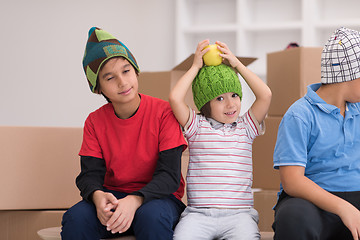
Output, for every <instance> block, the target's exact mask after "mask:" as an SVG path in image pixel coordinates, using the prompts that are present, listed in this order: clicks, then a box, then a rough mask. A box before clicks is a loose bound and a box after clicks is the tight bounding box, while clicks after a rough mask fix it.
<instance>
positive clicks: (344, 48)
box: [321, 27, 360, 84]
mask: <svg viewBox="0 0 360 240" xmlns="http://www.w3.org/2000/svg"><path fill="white" fill-rule="evenodd" d="M357 78H360V33H359V32H358V31H355V30H351V29H348V28H345V27H341V28H339V29H337V30H336V31H335V32H334V33H333V35H332V36H331V37H330V39H329V40H328V41H327V43H326V44H325V46H324V49H323V51H322V55H321V82H322V83H324V84H328V83H339V82H347V81H352V80H354V79H357Z"/></svg>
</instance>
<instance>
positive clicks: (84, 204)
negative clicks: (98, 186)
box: [61, 191, 185, 240]
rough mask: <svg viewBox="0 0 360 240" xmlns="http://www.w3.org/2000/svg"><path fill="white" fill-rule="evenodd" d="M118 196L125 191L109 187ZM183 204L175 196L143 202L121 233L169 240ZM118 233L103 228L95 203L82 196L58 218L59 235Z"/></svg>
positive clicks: (140, 239)
mask: <svg viewBox="0 0 360 240" xmlns="http://www.w3.org/2000/svg"><path fill="white" fill-rule="evenodd" d="M109 192H111V193H113V194H114V196H115V197H117V198H118V199H120V198H124V197H125V196H127V194H126V193H120V192H115V191H109ZM184 208H185V205H184V204H183V203H182V202H181V201H180V200H178V199H177V198H176V197H175V196H173V195H170V196H169V197H166V198H161V199H155V200H151V201H149V202H147V203H145V204H143V205H142V206H141V207H140V208H139V209H138V210H137V211H136V213H135V216H134V220H133V223H132V225H131V227H130V229H129V230H128V231H127V232H126V233H123V234H122V235H129V234H133V235H135V237H136V239H137V240H162V239H164V240H172V238H173V229H174V228H175V225H176V224H177V222H178V221H179V217H180V214H181V213H182V211H183V210H184ZM116 236H121V235H120V234H112V233H111V232H109V231H107V230H106V227H105V226H103V225H102V224H101V223H100V221H99V219H98V218H97V214H96V208H95V205H94V204H93V203H91V202H88V201H85V200H82V201H80V202H79V203H77V204H76V205H74V206H72V207H71V208H70V209H69V210H68V211H66V212H65V214H64V216H63V220H62V232H61V238H62V239H63V240H70V239H76V240H81V239H86V240H91V239H94V240H95V239H96V240H99V239H101V238H112V237H116Z"/></svg>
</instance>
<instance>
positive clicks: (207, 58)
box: [203, 44, 223, 66]
mask: <svg viewBox="0 0 360 240" xmlns="http://www.w3.org/2000/svg"><path fill="white" fill-rule="evenodd" d="M217 46H218V45H217V44H211V45H208V46H206V47H205V48H204V49H206V48H209V51H207V52H206V53H205V54H204V56H203V60H204V63H205V65H207V66H217V65H220V64H221V63H222V60H223V59H222V57H221V56H220V55H219V54H221V53H222V52H221V51H220V50H219V49H218V48H217Z"/></svg>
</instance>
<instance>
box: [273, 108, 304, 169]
mask: <svg viewBox="0 0 360 240" xmlns="http://www.w3.org/2000/svg"><path fill="white" fill-rule="evenodd" d="M309 133H310V131H309V126H308V125H307V124H306V123H305V122H304V121H303V120H302V119H301V118H299V117H298V116H295V115H293V114H285V115H284V117H283V119H282V121H281V123H280V125H279V129H278V135H277V140H276V145H275V149H274V168H275V169H278V168H279V167H280V166H302V167H306V163H307V144H308V141H309V140H308V139H309Z"/></svg>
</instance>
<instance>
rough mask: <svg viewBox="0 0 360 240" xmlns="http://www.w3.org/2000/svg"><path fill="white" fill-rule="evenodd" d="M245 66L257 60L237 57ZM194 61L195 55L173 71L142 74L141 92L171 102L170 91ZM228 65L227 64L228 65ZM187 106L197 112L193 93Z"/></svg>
mask: <svg viewBox="0 0 360 240" xmlns="http://www.w3.org/2000/svg"><path fill="white" fill-rule="evenodd" d="M237 58H238V59H239V60H240V61H241V62H242V63H243V64H244V65H245V66H247V65H249V64H250V63H252V62H253V61H255V60H256V58H250V57H237ZM193 59H194V54H192V55H190V56H189V57H188V58H186V59H185V60H184V61H183V62H181V63H180V64H179V65H177V66H175V67H174V68H173V69H172V70H170V71H167V72H142V73H140V75H139V78H138V79H139V92H140V93H143V94H146V95H150V96H153V97H157V98H160V99H163V100H166V101H168V100H169V93H170V90H171V89H172V88H173V87H174V85H175V83H176V82H177V81H178V80H179V79H180V77H181V76H183V75H184V74H185V72H186V71H187V70H189V68H190V67H191V65H192V63H193ZM226 64H227V63H226ZM185 101H186V104H188V105H189V106H190V107H191V108H192V109H194V110H196V109H197V108H196V106H195V104H194V101H193V96H192V91H191V89H189V91H188V92H187V94H186V99H185Z"/></svg>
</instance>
